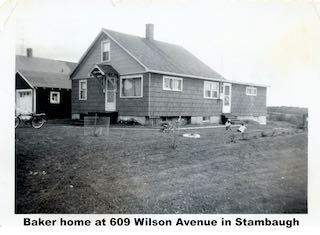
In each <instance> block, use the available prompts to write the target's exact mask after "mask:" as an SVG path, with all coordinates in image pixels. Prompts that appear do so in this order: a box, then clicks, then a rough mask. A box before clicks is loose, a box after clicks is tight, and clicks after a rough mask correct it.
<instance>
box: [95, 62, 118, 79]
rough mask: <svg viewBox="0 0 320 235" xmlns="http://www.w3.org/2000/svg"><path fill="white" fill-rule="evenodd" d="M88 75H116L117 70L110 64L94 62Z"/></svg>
mask: <svg viewBox="0 0 320 235" xmlns="http://www.w3.org/2000/svg"><path fill="white" fill-rule="evenodd" d="M89 76H93V77H118V76H119V74H118V72H117V71H116V70H115V69H114V68H113V67H112V66H111V65H110V64H96V65H94V66H93V67H92V69H90V72H89Z"/></svg>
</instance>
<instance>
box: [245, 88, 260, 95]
mask: <svg viewBox="0 0 320 235" xmlns="http://www.w3.org/2000/svg"><path fill="white" fill-rule="evenodd" d="M246 95H251V96H257V88H256V87H249V86H248V87H246Z"/></svg>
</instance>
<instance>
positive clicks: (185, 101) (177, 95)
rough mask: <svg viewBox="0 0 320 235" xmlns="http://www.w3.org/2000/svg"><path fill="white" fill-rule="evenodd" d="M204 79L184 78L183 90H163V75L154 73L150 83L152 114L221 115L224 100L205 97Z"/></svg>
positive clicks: (157, 115)
mask: <svg viewBox="0 0 320 235" xmlns="http://www.w3.org/2000/svg"><path fill="white" fill-rule="evenodd" d="M203 88H204V80H200V79H193V78H183V91H182V92H179V91H166V90H163V75H161V74H152V76H151V83H150V115H151V117H159V116H180V115H181V116H219V115H221V110H222V101H221V100H219V99H205V98H203Z"/></svg>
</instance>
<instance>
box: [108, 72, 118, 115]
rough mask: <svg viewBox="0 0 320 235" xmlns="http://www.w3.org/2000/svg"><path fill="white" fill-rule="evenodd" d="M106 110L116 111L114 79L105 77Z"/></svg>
mask: <svg viewBox="0 0 320 235" xmlns="http://www.w3.org/2000/svg"><path fill="white" fill-rule="evenodd" d="M106 80H107V81H106V96H105V101H106V107H105V109H106V111H111V112H112V111H116V79H115V78H107V79H106Z"/></svg>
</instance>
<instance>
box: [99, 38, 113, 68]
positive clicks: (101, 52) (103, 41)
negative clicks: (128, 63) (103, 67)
mask: <svg viewBox="0 0 320 235" xmlns="http://www.w3.org/2000/svg"><path fill="white" fill-rule="evenodd" d="M104 43H109V58H108V60H103V52H104V51H103V44H104ZM100 45H101V48H100V49H101V51H100V55H101V62H102V63H103V62H110V61H111V42H110V40H109V39H105V40H102V41H101V42H100Z"/></svg>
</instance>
